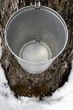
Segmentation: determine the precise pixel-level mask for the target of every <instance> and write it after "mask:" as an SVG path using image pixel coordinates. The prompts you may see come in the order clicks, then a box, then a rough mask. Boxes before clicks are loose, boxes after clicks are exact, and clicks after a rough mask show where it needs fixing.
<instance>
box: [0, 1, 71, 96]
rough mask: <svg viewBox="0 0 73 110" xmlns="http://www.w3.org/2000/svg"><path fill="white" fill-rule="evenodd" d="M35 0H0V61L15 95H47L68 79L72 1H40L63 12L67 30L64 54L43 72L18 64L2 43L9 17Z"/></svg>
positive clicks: (3, 42)
mask: <svg viewBox="0 0 73 110" xmlns="http://www.w3.org/2000/svg"><path fill="white" fill-rule="evenodd" d="M30 2H33V3H34V0H25V1H24V0H0V37H1V39H2V49H3V53H2V58H1V64H2V67H3V68H4V71H5V75H6V78H7V80H8V84H9V86H10V88H11V89H12V90H13V91H14V93H15V95H24V96H36V97H37V96H39V97H42V96H47V95H51V94H52V93H53V92H54V91H55V90H56V89H57V88H59V87H61V86H62V85H63V84H64V83H65V81H67V79H68V75H69V73H70V70H71V61H72V59H73V0H41V4H43V5H47V6H49V7H51V8H53V9H54V10H56V11H57V12H58V13H60V14H61V15H62V17H63V18H64V20H65V21H66V23H67V26H68V29H69V39H68V44H67V46H66V48H65V50H64V51H63V53H62V54H61V55H60V56H59V57H58V58H57V59H56V60H55V61H54V63H53V64H52V65H51V66H50V67H49V68H48V70H46V71H45V72H43V73H41V74H38V75H33V74H29V73H27V72H26V71H25V70H23V69H22V68H21V66H20V65H19V64H18V61H17V60H16V59H15V57H14V56H13V55H12V54H11V52H10V51H9V49H8V48H7V46H6V44H5V39H4V28H5V25H6V23H7V20H8V19H9V17H10V16H11V15H12V14H13V13H14V12H15V11H16V10H18V8H21V7H23V6H25V5H29V4H30Z"/></svg>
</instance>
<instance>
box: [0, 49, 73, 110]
mask: <svg viewBox="0 0 73 110" xmlns="http://www.w3.org/2000/svg"><path fill="white" fill-rule="evenodd" d="M1 52H2V50H1V47H0V57H1ZM65 109H66V110H73V62H72V70H71V73H70V76H69V79H68V81H67V82H66V83H65V84H64V86H63V87H61V88H59V89H57V90H56V92H55V93H54V94H53V95H52V96H51V97H44V98H43V100H42V101H39V98H37V99H36V98H35V97H32V98H28V97H19V98H18V99H17V98H16V97H15V96H14V93H13V92H12V91H11V90H10V87H9V86H8V82H7V80H6V77H5V74H4V70H3V68H2V67H1V65H0V110H65Z"/></svg>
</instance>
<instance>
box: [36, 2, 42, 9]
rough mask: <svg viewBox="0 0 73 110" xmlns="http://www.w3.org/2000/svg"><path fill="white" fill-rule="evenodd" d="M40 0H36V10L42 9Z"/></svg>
mask: <svg viewBox="0 0 73 110" xmlns="http://www.w3.org/2000/svg"><path fill="white" fill-rule="evenodd" d="M40 6H41V4H40V0H35V9H40Z"/></svg>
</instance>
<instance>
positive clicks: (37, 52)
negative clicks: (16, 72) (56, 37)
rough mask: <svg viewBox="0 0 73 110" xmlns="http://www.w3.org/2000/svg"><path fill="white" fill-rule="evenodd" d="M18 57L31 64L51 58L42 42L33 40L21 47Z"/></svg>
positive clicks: (50, 53)
mask: <svg viewBox="0 0 73 110" xmlns="http://www.w3.org/2000/svg"><path fill="white" fill-rule="evenodd" d="M19 57H20V58H22V59H23V60H27V61H31V62H43V61H47V60H49V59H51V58H52V52H51V49H50V48H49V47H48V45H46V44H45V43H44V42H42V41H40V40H33V41H30V42H27V43H26V44H24V45H23V46H22V48H21V49H20V52H19Z"/></svg>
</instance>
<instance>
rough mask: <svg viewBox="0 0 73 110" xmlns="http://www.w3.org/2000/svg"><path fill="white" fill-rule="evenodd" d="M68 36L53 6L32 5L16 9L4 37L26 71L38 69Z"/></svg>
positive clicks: (58, 51) (60, 48)
mask: <svg viewBox="0 0 73 110" xmlns="http://www.w3.org/2000/svg"><path fill="white" fill-rule="evenodd" d="M67 40H68V29H67V26H66V23H65V21H64V20H63V18H62V17H61V16H60V15H59V14H58V13H57V12H56V11H54V10H53V9H51V8H48V7H45V6H40V5H36V7H35V5H33V6H27V7H24V8H22V9H20V10H18V11H17V12H15V13H14V14H13V15H12V16H11V18H10V19H9V20H8V22H7V25H6V27H5V41H6V43H7V45H8V47H9V49H10V51H11V52H12V54H13V55H14V56H15V57H16V58H17V60H18V62H19V63H20V65H21V66H22V67H23V68H24V69H25V70H26V71H27V72H29V73H33V74H36V73H41V72H43V71H45V70H46V69H47V68H48V67H49V66H50V65H51V64H52V62H53V61H54V60H55V59H56V58H57V57H58V56H59V55H60V54H61V53H62V51H63V50H64V48H65V46H66V44H67Z"/></svg>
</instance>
